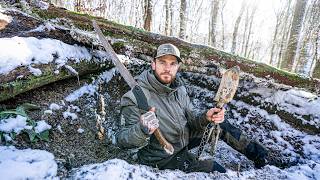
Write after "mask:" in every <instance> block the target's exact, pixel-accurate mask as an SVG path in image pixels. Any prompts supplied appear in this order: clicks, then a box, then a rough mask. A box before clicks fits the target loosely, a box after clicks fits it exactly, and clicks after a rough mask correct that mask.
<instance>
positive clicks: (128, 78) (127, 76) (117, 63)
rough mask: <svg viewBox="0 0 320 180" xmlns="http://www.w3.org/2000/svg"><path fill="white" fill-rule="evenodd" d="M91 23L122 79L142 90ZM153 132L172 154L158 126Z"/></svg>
mask: <svg viewBox="0 0 320 180" xmlns="http://www.w3.org/2000/svg"><path fill="white" fill-rule="evenodd" d="M92 25H93V27H94V30H95V32H96V33H97V35H98V37H99V39H100V41H101V43H102V45H103V47H104V48H105V50H106V51H107V52H108V53H109V55H110V57H111V60H112V62H113V64H114V65H115V66H116V67H117V68H118V70H119V72H120V74H121V76H122V77H123V79H124V80H125V81H126V82H127V83H128V85H129V86H130V88H131V89H135V90H137V89H140V92H142V89H141V88H140V87H139V85H138V83H137V81H136V80H135V79H134V78H133V77H132V75H131V74H130V72H129V71H128V69H127V68H126V67H125V66H124V65H123V64H122V63H121V61H120V60H119V58H118V56H117V54H116V53H115V52H114V50H113V49H112V47H111V45H110V44H109V42H108V41H107V40H106V38H105V37H104V35H103V33H102V31H101V29H100V27H99V26H98V24H97V22H96V21H95V20H92ZM142 93H143V92H142ZM143 96H144V95H143ZM144 98H145V96H144ZM137 101H138V99H137ZM143 110H145V111H149V109H148V107H144V108H143ZM153 134H154V135H155V137H156V138H157V140H158V141H159V143H160V144H161V146H162V147H163V148H164V150H165V151H166V152H167V153H168V154H173V152H174V148H173V146H172V145H171V144H170V143H169V142H168V141H167V140H166V139H165V138H164V136H163V135H162V133H161V131H160V129H159V128H158V129H156V130H155V131H154V133H153Z"/></svg>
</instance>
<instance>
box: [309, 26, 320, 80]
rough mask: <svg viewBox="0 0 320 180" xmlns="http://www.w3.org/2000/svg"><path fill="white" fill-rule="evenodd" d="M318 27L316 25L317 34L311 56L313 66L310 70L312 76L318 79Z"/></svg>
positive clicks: (319, 59)
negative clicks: (313, 52)
mask: <svg viewBox="0 0 320 180" xmlns="http://www.w3.org/2000/svg"><path fill="white" fill-rule="evenodd" d="M319 46H320V27H319V26H318V31H317V36H316V39H315V46H314V47H315V50H314V51H315V54H314V56H313V64H314V68H312V70H311V74H312V77H314V78H318V79H320V52H319V51H320V47H319Z"/></svg>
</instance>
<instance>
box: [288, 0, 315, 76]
mask: <svg viewBox="0 0 320 180" xmlns="http://www.w3.org/2000/svg"><path fill="white" fill-rule="evenodd" d="M319 16H320V1H319V0H315V1H313V3H311V5H309V7H308V10H307V12H306V15H305V20H304V28H303V32H302V33H301V35H300V36H301V39H302V41H301V42H300V43H299V45H298V47H299V50H298V51H297V58H296V61H297V62H296V63H294V65H295V66H294V68H293V70H294V71H295V72H296V73H302V74H310V71H311V69H312V64H313V62H314V57H315V53H316V50H317V47H318V46H317V45H316V44H317V42H316V41H317V39H318V31H319V29H320V18H319Z"/></svg>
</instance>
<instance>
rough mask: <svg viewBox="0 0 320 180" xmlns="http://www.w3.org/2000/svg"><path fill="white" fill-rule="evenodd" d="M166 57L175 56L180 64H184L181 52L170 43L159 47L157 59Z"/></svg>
mask: <svg viewBox="0 0 320 180" xmlns="http://www.w3.org/2000/svg"><path fill="white" fill-rule="evenodd" d="M164 55H173V56H175V57H176V58H177V60H178V62H182V60H181V58H180V51H179V49H178V48H177V47H176V46H174V45H173V44H170V43H167V44H161V45H160V46H159V47H158V50H157V56H156V58H159V57H161V56H164Z"/></svg>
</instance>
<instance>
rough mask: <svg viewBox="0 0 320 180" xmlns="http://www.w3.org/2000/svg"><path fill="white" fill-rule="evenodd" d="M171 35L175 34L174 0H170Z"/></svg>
mask: <svg viewBox="0 0 320 180" xmlns="http://www.w3.org/2000/svg"><path fill="white" fill-rule="evenodd" d="M170 18H171V19H170V36H173V29H174V28H175V26H174V21H173V0H170Z"/></svg>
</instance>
